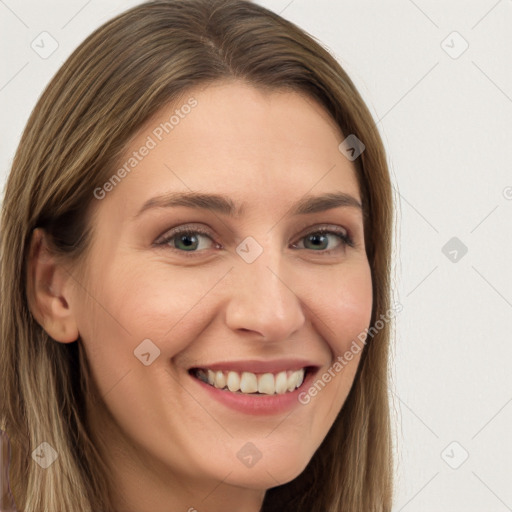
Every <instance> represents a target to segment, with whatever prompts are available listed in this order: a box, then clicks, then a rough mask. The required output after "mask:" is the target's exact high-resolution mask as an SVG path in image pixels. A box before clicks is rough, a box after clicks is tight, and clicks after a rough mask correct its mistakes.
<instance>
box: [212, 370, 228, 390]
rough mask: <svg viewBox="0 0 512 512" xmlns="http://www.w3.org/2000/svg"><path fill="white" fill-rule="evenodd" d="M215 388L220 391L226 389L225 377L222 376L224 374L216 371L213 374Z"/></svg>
mask: <svg viewBox="0 0 512 512" xmlns="http://www.w3.org/2000/svg"><path fill="white" fill-rule="evenodd" d="M214 384H215V387H216V388H219V389H222V388H225V387H226V376H225V375H224V372H221V371H218V372H216V373H215V382H214Z"/></svg>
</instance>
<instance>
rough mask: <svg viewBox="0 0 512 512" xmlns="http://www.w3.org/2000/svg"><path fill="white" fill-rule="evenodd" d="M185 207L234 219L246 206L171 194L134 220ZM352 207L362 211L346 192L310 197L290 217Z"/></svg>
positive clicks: (200, 195) (150, 203)
mask: <svg viewBox="0 0 512 512" xmlns="http://www.w3.org/2000/svg"><path fill="white" fill-rule="evenodd" d="M176 206H186V207H189V208H200V209H207V210H212V211H214V212H217V213H221V214H224V215H229V216H231V217H235V216H240V215H243V213H244V212H245V205H244V204H241V205H238V206H237V205H236V204H235V203H234V202H233V201H232V200H231V199H230V198H229V197H227V196H224V195H221V194H205V193H201V192H171V193H168V194H163V195H160V196H156V197H153V198H151V199H148V200H147V201H146V202H145V203H144V204H143V205H142V208H141V209H140V210H139V212H138V213H137V214H136V215H135V216H134V219H136V218H137V217H139V216H140V215H142V214H143V213H144V212H145V211H147V210H151V209H154V208H172V207H176ZM339 207H349V208H357V209H359V210H361V211H362V210H363V207H362V205H361V203H360V202H359V201H358V200H357V199H356V198H355V197H354V196H351V195H350V194H346V193H344V192H329V193H326V194H322V195H318V196H312V195H308V196H305V197H303V198H302V199H300V200H299V201H298V202H297V203H295V204H294V205H292V211H291V212H290V214H291V215H305V214H311V213H318V212H323V211H325V210H330V209H331V208H339Z"/></svg>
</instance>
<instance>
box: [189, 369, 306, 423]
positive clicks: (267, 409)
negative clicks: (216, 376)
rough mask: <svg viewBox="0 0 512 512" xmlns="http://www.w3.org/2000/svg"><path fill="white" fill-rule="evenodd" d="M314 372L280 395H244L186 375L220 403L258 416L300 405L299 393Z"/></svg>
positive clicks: (284, 410) (280, 411)
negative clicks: (295, 387)
mask: <svg viewBox="0 0 512 512" xmlns="http://www.w3.org/2000/svg"><path fill="white" fill-rule="evenodd" d="M315 373H316V371H309V372H308V373H307V375H306V378H305V379H304V382H303V383H302V384H301V385H300V386H299V387H298V388H297V389H295V390H294V391H288V392H286V393H283V394H282V395H278V394H276V395H244V394H242V393H233V392H231V391H227V390H222V389H218V388H216V387H214V386H210V384H206V382H203V381H202V380H199V379H198V378H196V377H194V376H192V375H190V374H188V375H189V377H190V378H191V379H192V380H193V381H194V382H195V383H196V384H197V385H198V386H199V387H200V388H201V389H202V390H204V391H205V392H206V393H207V394H208V396H210V397H211V398H213V399H215V400H217V401H218V402H220V403H221V404H223V405H225V406H227V407H229V408H230V409H233V410H235V411H237V412H242V413H245V414H252V415H257V416H260V415H265V414H279V413H283V412H288V411H289V410H291V409H293V408H294V407H297V406H302V404H301V403H300V402H299V394H300V393H302V392H303V390H304V389H307V388H308V387H309V383H310V382H311V380H312V379H313V377H314V376H315Z"/></svg>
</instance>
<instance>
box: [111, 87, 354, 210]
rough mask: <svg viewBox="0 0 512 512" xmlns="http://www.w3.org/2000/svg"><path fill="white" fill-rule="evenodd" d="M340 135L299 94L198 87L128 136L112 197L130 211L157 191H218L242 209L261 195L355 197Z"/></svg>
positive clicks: (321, 111) (325, 115)
mask: <svg viewBox="0 0 512 512" xmlns="http://www.w3.org/2000/svg"><path fill="white" fill-rule="evenodd" d="M343 138H344V135H343V134H342V133H341V130H340V129H339V127H338V126H337V125H336V123H335V122H334V120H333V119H332V118H331V117H330V116H329V114H328V113H327V112H326V111H325V110H324V109H323V108H322V107H321V106H320V105H319V104H318V103H317V102H316V101H315V100H313V99H312V98H309V97H308V96H305V95H303V94H300V93H298V92H295V91H291V90H262V89H256V88H254V87H253V86H251V85H248V84H246V83H243V82H224V83H222V82H221V83H214V84H210V85H208V86H202V87H197V88H195V89H192V90H190V91H188V92H186V93H185V94H183V95H182V96H181V98H180V99H179V100H177V101H174V102H173V103H172V104H169V105H166V106H165V107H163V108H162V109H161V110H160V111H158V112H157V113H156V114H155V115H154V116H153V117H152V118H151V119H150V120H149V121H147V122H146V123H145V125H144V126H143V127H142V128H141V129H140V130H139V131H138V133H137V134H136V135H135V137H134V138H133V139H132V140H131V141H130V143H129V144H128V145H127V147H126V150H125V153H124V154H123V155H122V156H121V158H120V159H119V161H118V163H117V168H116V169H124V170H125V172H123V173H122V174H123V178H122V180H121V181H122V182H121V183H119V184H118V185H116V186H115V190H114V193H112V194H111V195H112V196H123V201H125V202H127V206H129V207H130V208H131V209H132V210H135V209H139V208H140V207H141V206H142V205H143V204H144V203H145V202H147V200H148V199H150V198H151V196H153V195H155V194H159V193H162V192H168V191H172V190H175V191H186V192H191V191H203V192H206V191H208V192H218V193H223V194H228V195H231V196H232V197H233V201H234V202H235V203H236V205H239V204H241V203H242V202H243V203H244V211H248V210H249V209H250V208H251V205H252V203H254V204H255V205H256V204H259V205H260V206H261V205H262V204H263V203H262V199H263V198H266V199H268V200H269V201H270V202H271V203H272V202H274V203H275V202H276V201H277V202H281V203H283V202H285V200H287V199H291V198H292V197H293V196H300V195H305V194H307V193H315V192H324V193H325V192H327V191H329V192H331V191H334V190H336V191H342V192H345V193H348V194H351V195H354V196H355V197H359V189H358V184H357V177H356V173H355V167H354V165H353V163H352V162H350V161H349V160H347V159H346V158H345V157H344V156H343V155H342V154H341V153H340V151H339V150H338V145H339V144H340V142H341V141H342V140H343ZM114 172H115V170H114ZM288 196H289V197H288ZM297 198H298V197H297ZM112 199H113V197H112Z"/></svg>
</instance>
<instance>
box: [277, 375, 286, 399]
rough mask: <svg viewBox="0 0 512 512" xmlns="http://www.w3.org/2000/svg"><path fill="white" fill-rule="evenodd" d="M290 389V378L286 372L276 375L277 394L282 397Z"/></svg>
mask: <svg viewBox="0 0 512 512" xmlns="http://www.w3.org/2000/svg"><path fill="white" fill-rule="evenodd" d="M287 389H288V377H287V376H286V372H279V373H278V374H277V375H276V393H278V394H279V395H282V394H283V393H286V390H287Z"/></svg>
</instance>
